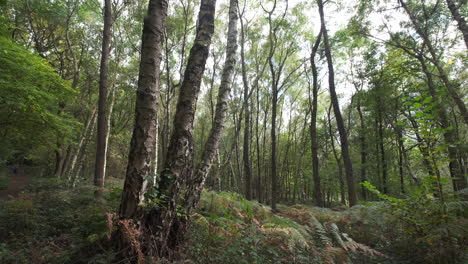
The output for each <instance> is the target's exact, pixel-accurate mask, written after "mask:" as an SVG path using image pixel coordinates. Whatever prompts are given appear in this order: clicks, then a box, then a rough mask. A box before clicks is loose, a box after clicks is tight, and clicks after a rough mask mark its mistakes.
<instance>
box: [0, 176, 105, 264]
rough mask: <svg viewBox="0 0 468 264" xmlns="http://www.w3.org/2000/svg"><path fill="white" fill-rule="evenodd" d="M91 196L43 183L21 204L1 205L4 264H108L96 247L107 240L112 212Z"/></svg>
mask: <svg viewBox="0 0 468 264" xmlns="http://www.w3.org/2000/svg"><path fill="white" fill-rule="evenodd" d="M93 192H94V189H93V188H91V187H80V188H76V189H67V188H66V185H63V184H62V182H61V181H59V180H56V179H47V178H42V179H35V180H34V181H33V183H32V184H31V185H30V186H29V187H28V188H27V190H26V193H25V194H24V195H22V196H21V197H20V198H18V199H17V200H10V201H0V219H1V221H0V263H25V264H26V263H71V262H74V263H77V262H76V261H79V262H78V263H107V262H106V261H101V262H99V259H102V258H104V259H105V258H106V255H105V253H106V252H103V251H102V250H96V247H97V248H98V246H97V244H98V243H99V240H100V239H101V238H103V237H107V236H108V234H109V229H108V225H107V216H106V215H105V212H112V211H113V208H111V207H109V206H107V205H105V204H101V203H96V201H95V199H94V196H93ZM89 248H92V249H93V250H89ZM86 250H87V251H86ZM98 253H101V254H98ZM13 256H21V257H20V258H17V257H13Z"/></svg>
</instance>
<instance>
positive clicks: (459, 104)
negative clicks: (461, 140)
mask: <svg viewBox="0 0 468 264" xmlns="http://www.w3.org/2000/svg"><path fill="white" fill-rule="evenodd" d="M398 1H399V2H400V4H401V6H402V7H403V9H404V10H405V12H406V13H407V14H408V16H409V18H410V20H411V23H412V24H413V26H414V28H415V30H416V32H417V33H418V35H419V36H420V37H421V38H422V39H423V41H424V45H425V46H426V47H427V49H428V50H429V53H430V54H431V58H432V59H431V62H432V64H434V66H435V67H436V68H437V71H438V72H439V75H440V78H441V79H442V82H443V83H444V85H445V88H446V89H447V91H448V93H449V95H450V96H451V97H452V99H453V101H454V102H455V104H456V105H457V107H458V110H459V111H460V113H461V115H462V116H463V120H464V121H465V124H468V110H467V109H466V106H465V103H464V102H463V99H462V97H461V96H460V95H459V94H458V92H457V91H456V90H455V88H454V87H453V85H452V83H451V82H450V80H449V77H448V75H447V73H446V72H445V70H444V69H443V67H442V65H440V61H439V57H438V56H437V54H436V51H435V49H434V46H433V45H432V42H431V40H430V39H429V36H428V35H427V34H426V32H425V31H424V30H423V29H422V28H420V26H419V23H418V18H417V17H416V16H414V14H413V13H412V12H411V10H410V9H409V7H408V6H407V5H406V2H405V1H403V0H398Z"/></svg>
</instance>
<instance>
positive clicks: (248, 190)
mask: <svg viewBox="0 0 468 264" xmlns="http://www.w3.org/2000/svg"><path fill="white" fill-rule="evenodd" d="M240 24H241V53H240V55H241V65H242V83H243V85H244V102H243V108H244V117H245V119H244V143H243V145H244V146H243V150H242V151H243V153H242V161H243V164H244V176H245V198H246V199H247V200H251V199H252V169H251V167H250V159H249V141H250V133H249V132H250V131H249V126H250V109H249V81H248V78H247V69H246V66H245V32H244V21H243V17H241V20H240ZM228 41H229V40H228ZM228 43H229V42H228Z"/></svg>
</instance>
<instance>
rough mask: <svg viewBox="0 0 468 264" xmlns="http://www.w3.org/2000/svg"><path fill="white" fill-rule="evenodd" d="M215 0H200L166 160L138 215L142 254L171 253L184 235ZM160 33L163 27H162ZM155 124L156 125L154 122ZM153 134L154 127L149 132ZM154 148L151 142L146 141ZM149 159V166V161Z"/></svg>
mask: <svg viewBox="0 0 468 264" xmlns="http://www.w3.org/2000/svg"><path fill="white" fill-rule="evenodd" d="M215 7H216V1H215V0H202V1H201V5H200V12H199V14H198V22H197V31H196V37H195V42H194V45H193V46H192V48H191V50H190V55H189V58H188V61H187V67H186V70H185V74H184V79H183V81H182V85H181V87H180V93H179V98H178V102H177V107H176V112H175V117H174V132H173V134H172V136H171V140H170V144H169V148H168V151H167V154H166V158H165V163H164V166H163V169H162V172H161V175H160V180H159V182H158V188H157V191H156V195H155V197H154V199H153V200H154V201H155V203H156V204H151V208H150V209H149V210H146V211H145V214H144V216H143V217H142V218H141V226H142V230H143V232H142V234H143V239H141V241H142V244H143V245H144V251H143V252H144V254H145V255H147V256H155V257H169V258H170V257H171V255H172V252H173V250H174V249H176V248H177V247H178V245H179V244H180V243H181V242H182V241H183V239H184V233H185V227H186V225H185V224H186V221H187V220H188V216H189V215H188V214H185V215H184V216H178V208H179V205H181V204H180V197H181V193H180V190H181V186H182V185H183V184H184V183H187V182H189V181H190V180H192V174H193V157H194V152H193V135H192V134H193V122H194V118H195V111H196V105H197V99H198V94H199V91H200V84H201V80H202V77H203V73H204V70H205V65H206V60H207V58H208V53H209V47H210V44H211V37H212V35H213V32H214V14H215ZM161 33H162V31H161ZM154 128H155V126H154ZM150 134H151V135H152V136H154V135H155V133H154V131H151V133H150ZM148 147H149V148H151V149H152V150H153V149H154V148H153V144H148ZM150 162H151V161H150V160H149V161H148V170H149V168H150V167H149V165H150Z"/></svg>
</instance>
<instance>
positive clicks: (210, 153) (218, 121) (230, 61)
mask: <svg viewBox="0 0 468 264" xmlns="http://www.w3.org/2000/svg"><path fill="white" fill-rule="evenodd" d="M237 6H238V0H230V6H229V25H228V34H227V47H226V59H225V62H224V68H223V72H222V75H221V85H220V87H219V91H218V98H217V101H216V111H215V116H214V119H213V124H212V126H211V130H210V134H209V137H208V140H207V141H206V143H205V149H204V150H203V154H202V159H201V161H200V164H199V165H198V166H197V169H196V170H195V172H194V176H193V178H192V179H191V181H190V182H189V184H188V192H187V195H186V199H185V207H186V210H187V213H189V214H190V212H191V210H192V209H193V208H194V207H195V206H196V204H197V203H198V201H199V200H200V195H201V191H202V190H203V186H204V184H205V181H206V178H207V176H208V173H209V171H210V168H211V165H212V163H213V160H214V158H215V155H216V153H217V151H218V148H219V142H220V139H221V134H222V132H223V128H224V122H225V120H226V114H227V110H228V105H227V103H228V100H229V95H230V93H231V86H232V79H233V75H234V67H235V65H236V51H237V21H238V16H237Z"/></svg>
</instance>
